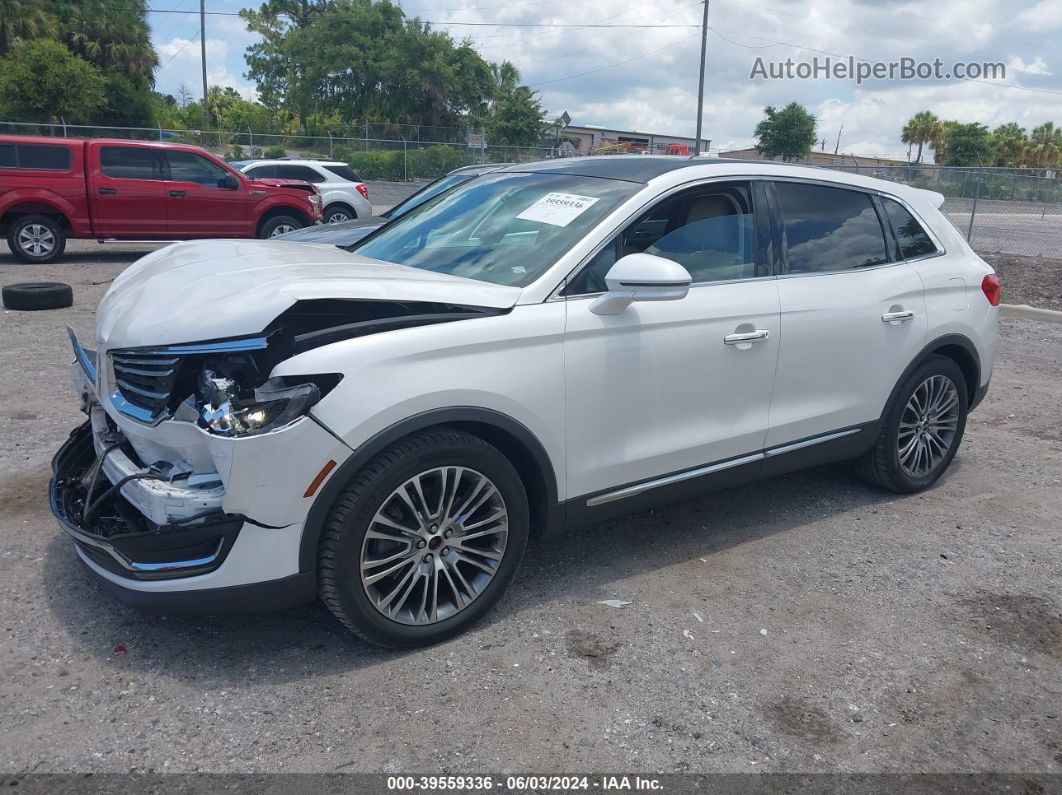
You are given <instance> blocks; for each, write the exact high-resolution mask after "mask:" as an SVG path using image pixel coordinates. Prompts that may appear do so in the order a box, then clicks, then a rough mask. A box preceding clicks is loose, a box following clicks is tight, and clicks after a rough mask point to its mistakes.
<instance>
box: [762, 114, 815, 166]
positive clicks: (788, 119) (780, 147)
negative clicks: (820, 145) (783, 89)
mask: <svg viewBox="0 0 1062 795" xmlns="http://www.w3.org/2000/svg"><path fill="white" fill-rule="evenodd" d="M763 113H764V118H763V119H762V120H761V121H760V123H759V124H757V125H756V130H755V135H756V148H757V149H758V150H759V152H760V154H761V155H763V156H764V157H767V158H772V159H773V158H775V157H781V158H782V159H783V160H787V161H788V160H793V159H795V158H801V157H807V155H808V153H809V152H811V147H812V146H813V145H814V144H815V124H816V119H815V117H814V116H813V115H811V114H810V113H808V110H807V108H805V107H804V106H803V105H800V104H798V103H796V102H790V103H789V104H788V105H786V106H785V107H784V108H782V109H781V110H776V109H775V108H774V107H772V106H771V105H768V106H767V107H765V108H764V109H763Z"/></svg>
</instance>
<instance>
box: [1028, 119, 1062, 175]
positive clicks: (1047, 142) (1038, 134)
mask: <svg viewBox="0 0 1062 795" xmlns="http://www.w3.org/2000/svg"><path fill="white" fill-rule="evenodd" d="M1060 161H1062V128H1059V127H1055V123H1054V122H1051V121H1045V122H1044V123H1043V124H1041V125H1040V126H1039V127H1033V130H1032V132H1031V133H1029V146H1028V149H1027V150H1026V162H1027V164H1028V165H1030V166H1033V167H1034V168H1052V167H1054V166H1057V165H1059V162H1060Z"/></svg>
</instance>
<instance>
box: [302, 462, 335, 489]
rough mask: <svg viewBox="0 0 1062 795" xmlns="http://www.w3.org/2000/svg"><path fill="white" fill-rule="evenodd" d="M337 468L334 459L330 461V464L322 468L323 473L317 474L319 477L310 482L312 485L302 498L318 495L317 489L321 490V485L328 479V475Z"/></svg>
mask: <svg viewBox="0 0 1062 795" xmlns="http://www.w3.org/2000/svg"><path fill="white" fill-rule="evenodd" d="M335 468H336V462H335V461H333V460H332V459H329V460H328V463H327V464H325V465H324V466H323V467H321V471H320V472H318V473H317V477H315V478H314V479H313V480H312V481H311V482H310V485H309V486H307V487H306V491H305V492H303V495H302V496H303V497H312V496H313V495H314V494H316V493H317V489H318V488H320V486H321V484H322V483H324V480H325V478H326V477H328V473H329V472H331V471H332V470H333V469H335Z"/></svg>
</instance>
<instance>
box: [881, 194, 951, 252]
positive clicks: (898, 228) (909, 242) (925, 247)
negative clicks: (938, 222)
mask: <svg viewBox="0 0 1062 795" xmlns="http://www.w3.org/2000/svg"><path fill="white" fill-rule="evenodd" d="M881 201H882V204H884V205H885V214H886V215H888V216H889V222H890V223H891V224H892V231H893V234H895V235H896V242H897V244H899V246H900V256H902V257H903V258H904V259H914V258H915V257H924V256H926V255H928V254H936V253H937V247H936V244H934V243H933V240H932V239H931V238H930V237H929V235H928V234H926V230H925V229H923V228H922V225H921V224H920V223H918V221H917V220H915V217H914V216H913V215H911V214H910V213H909V212H907V210H906V209H905V208H904V206H903V205H902V204H900V203H899V202H897V201H893V200H892V199H882V200H881Z"/></svg>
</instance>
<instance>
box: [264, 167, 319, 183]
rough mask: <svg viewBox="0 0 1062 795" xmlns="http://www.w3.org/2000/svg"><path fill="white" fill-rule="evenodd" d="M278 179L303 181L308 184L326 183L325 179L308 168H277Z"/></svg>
mask: <svg viewBox="0 0 1062 795" xmlns="http://www.w3.org/2000/svg"><path fill="white" fill-rule="evenodd" d="M276 169H277V173H276V174H275V176H276V178H277V179H301V180H304V181H306V182H324V181H325V178H324V177H322V176H321V175H320V174H318V173H317V172H316V171H314V170H313V169H312V168H309V167H308V166H276Z"/></svg>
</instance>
